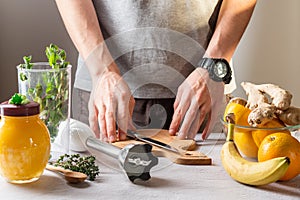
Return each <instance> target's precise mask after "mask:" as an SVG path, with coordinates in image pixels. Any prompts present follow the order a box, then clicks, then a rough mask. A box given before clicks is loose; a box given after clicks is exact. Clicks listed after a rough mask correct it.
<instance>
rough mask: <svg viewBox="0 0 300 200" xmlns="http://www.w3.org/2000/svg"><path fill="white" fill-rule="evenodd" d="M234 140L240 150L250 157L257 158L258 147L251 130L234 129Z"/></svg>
mask: <svg viewBox="0 0 300 200" xmlns="http://www.w3.org/2000/svg"><path fill="white" fill-rule="evenodd" d="M234 141H235V144H236V146H237V148H238V150H239V151H240V152H241V153H242V154H243V155H244V156H247V157H249V158H257V152H258V147H257V146H256V144H255V142H254V140H253V138H252V133H251V131H246V130H241V129H238V130H237V129H236V128H235V131H234Z"/></svg>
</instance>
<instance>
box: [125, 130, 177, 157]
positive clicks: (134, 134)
mask: <svg viewBox="0 0 300 200" xmlns="http://www.w3.org/2000/svg"><path fill="white" fill-rule="evenodd" d="M127 136H128V137H130V138H134V139H136V140H139V141H142V142H145V143H148V144H152V145H154V146H157V147H160V148H163V149H166V150H168V151H172V152H173V153H177V154H180V152H179V151H178V150H177V149H176V148H174V147H171V146H170V145H168V144H166V143H163V142H161V141H158V140H155V139H152V138H149V137H145V136H141V135H140V134H139V133H137V132H135V131H132V130H127Z"/></svg>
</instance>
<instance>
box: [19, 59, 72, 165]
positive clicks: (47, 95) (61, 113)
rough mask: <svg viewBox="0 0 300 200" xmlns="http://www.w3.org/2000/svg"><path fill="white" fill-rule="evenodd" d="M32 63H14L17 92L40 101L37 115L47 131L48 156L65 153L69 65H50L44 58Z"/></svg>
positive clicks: (68, 99) (69, 80)
mask: <svg viewBox="0 0 300 200" xmlns="http://www.w3.org/2000/svg"><path fill="white" fill-rule="evenodd" d="M32 64H33V66H32V68H31V69H24V68H21V67H20V66H18V67H17V70H18V87H19V93H21V94H23V95H25V96H26V97H27V98H28V99H29V100H32V101H35V102H38V103H39V104H40V118H41V119H42V120H43V122H44V123H45V124H46V126H47V128H48V130H49V133H50V141H51V159H53V160H56V159H58V158H59V157H60V156H61V155H63V154H65V153H69V140H70V134H69V130H70V128H69V126H70V106H71V102H70V101H71V69H72V66H71V65H68V66H67V67H66V68H59V69H53V68H52V67H51V66H50V65H49V63H47V62H37V63H32ZM24 77H26V78H24Z"/></svg>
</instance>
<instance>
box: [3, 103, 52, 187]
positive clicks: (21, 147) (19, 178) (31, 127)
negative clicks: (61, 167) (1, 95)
mask: <svg viewBox="0 0 300 200" xmlns="http://www.w3.org/2000/svg"><path fill="white" fill-rule="evenodd" d="M39 113H40V105H39V104H38V103H36V102H30V103H27V104H24V105H14V104H9V103H8V102H3V103H2V104H0V114H1V115H0V117H1V119H0V173H1V175H2V176H3V177H4V178H5V179H6V180H7V181H8V182H11V183H29V182H33V181H36V180H38V179H39V177H40V176H41V174H42V173H43V171H44V169H45V167H46V164H47V162H48V160H49V156H50V136H49V131H48V129H47V127H46V125H45V124H44V122H43V121H42V120H41V119H40V118H39Z"/></svg>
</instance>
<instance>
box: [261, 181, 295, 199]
mask: <svg viewBox="0 0 300 200" xmlns="http://www.w3.org/2000/svg"><path fill="white" fill-rule="evenodd" d="M257 189H259V190H267V191H269V192H274V193H280V194H284V195H286V196H290V197H300V176H297V177H295V178H294V179H292V180H290V181H285V182H276V183H272V184H269V185H265V186H261V187H257Z"/></svg>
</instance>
